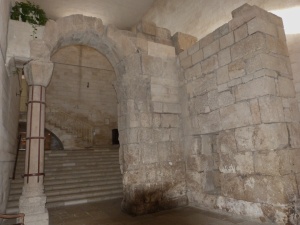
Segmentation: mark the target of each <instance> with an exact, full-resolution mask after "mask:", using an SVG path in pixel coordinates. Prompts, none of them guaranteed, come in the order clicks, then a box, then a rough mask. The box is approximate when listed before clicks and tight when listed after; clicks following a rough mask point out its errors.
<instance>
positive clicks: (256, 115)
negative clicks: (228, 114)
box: [250, 99, 261, 124]
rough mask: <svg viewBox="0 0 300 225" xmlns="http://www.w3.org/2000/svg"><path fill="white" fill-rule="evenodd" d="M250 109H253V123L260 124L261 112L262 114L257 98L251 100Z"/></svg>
mask: <svg viewBox="0 0 300 225" xmlns="http://www.w3.org/2000/svg"><path fill="white" fill-rule="evenodd" d="M250 109H251V114H252V120H253V124H260V123H261V114H260V108H259V104H258V100H257V99H251V100H250Z"/></svg>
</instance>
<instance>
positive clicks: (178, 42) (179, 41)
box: [172, 32, 197, 55]
mask: <svg viewBox="0 0 300 225" xmlns="http://www.w3.org/2000/svg"><path fill="white" fill-rule="evenodd" d="M172 41H173V44H174V46H175V49H176V54H177V55H178V54H179V53H181V52H182V51H184V50H186V49H188V48H189V47H191V46H192V45H193V44H195V43H196V41H197V38H195V37H193V36H191V35H188V34H184V33H181V32H177V33H175V34H174V35H173V36H172Z"/></svg>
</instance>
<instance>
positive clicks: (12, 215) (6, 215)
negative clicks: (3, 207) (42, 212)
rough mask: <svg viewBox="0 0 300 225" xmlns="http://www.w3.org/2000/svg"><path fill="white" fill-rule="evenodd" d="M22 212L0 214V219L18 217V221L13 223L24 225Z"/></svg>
mask: <svg viewBox="0 0 300 225" xmlns="http://www.w3.org/2000/svg"><path fill="white" fill-rule="evenodd" d="M24 217H25V214H24V213H19V214H0V218H1V219H19V221H18V223H15V224H14V225H24Z"/></svg>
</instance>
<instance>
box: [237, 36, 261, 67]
mask: <svg viewBox="0 0 300 225" xmlns="http://www.w3.org/2000/svg"><path fill="white" fill-rule="evenodd" d="M262 49H266V38H265V35H264V34H262V33H255V34H253V35H251V36H248V37H247V38H245V39H243V40H241V41H240V42H237V43H235V44H234V45H233V46H232V47H231V58H232V61H235V60H237V59H239V58H242V57H244V56H246V55H248V54H250V53H254V52H256V51H259V50H262Z"/></svg>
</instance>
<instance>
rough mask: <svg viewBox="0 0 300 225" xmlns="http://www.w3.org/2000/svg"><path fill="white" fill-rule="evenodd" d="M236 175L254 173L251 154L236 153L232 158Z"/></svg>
mask: <svg viewBox="0 0 300 225" xmlns="http://www.w3.org/2000/svg"><path fill="white" fill-rule="evenodd" d="M234 159H235V161H236V169H235V170H236V172H237V174H241V175H246V174H252V173H254V160H253V154H252V152H244V153H238V154H236V155H235V156H234Z"/></svg>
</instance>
